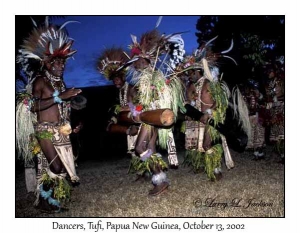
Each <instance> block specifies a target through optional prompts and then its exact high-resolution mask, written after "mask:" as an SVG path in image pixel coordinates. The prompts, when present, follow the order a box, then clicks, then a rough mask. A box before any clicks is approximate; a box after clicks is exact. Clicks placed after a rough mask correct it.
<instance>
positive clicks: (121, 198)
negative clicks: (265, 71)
mask: <svg viewBox="0 0 300 233" xmlns="http://www.w3.org/2000/svg"><path fill="white" fill-rule="evenodd" d="M232 157H233V160H234V162H235V168H234V169H232V170H227V169H226V167H225V164H224V163H223V167H222V169H223V179H221V180H220V181H218V182H211V181H209V180H208V179H207V177H206V175H205V174H204V173H200V174H194V173H193V172H192V171H191V168H189V167H183V166H180V167H179V169H177V170H171V169H169V170H168V171H167V175H168V178H169V179H170V182H171V185H170V186H169V188H168V190H167V191H165V192H164V193H162V194H161V195H159V196H155V197H151V196H148V191H149V190H150V189H151V188H152V187H153V186H152V184H151V182H150V181H145V180H138V181H136V177H135V175H134V174H127V170H128V166H129V162H130V158H129V157H123V158H121V159H111V160H86V161H82V162H81V163H79V166H78V168H77V171H78V175H79V176H80V179H81V185H80V186H78V187H76V188H73V190H72V195H71V201H70V202H69V203H68V208H69V210H68V211H66V212H62V213H58V214H46V213H41V212H40V211H39V210H37V209H35V208H34V207H33V202H34V195H33V194H28V193H27V192H26V187H25V178H24V169H16V191H15V200H16V209H15V216H16V217H17V218H22V217H30V218H32V217H284V216H285V209H284V207H285V204H284V190H285V189H284V165H283V164H280V163H278V160H279V158H278V156H277V155H274V154H272V152H271V148H267V157H266V159H264V160H259V161H255V160H253V157H252V155H251V153H250V152H244V153H242V154H239V153H235V152H233V151H232ZM178 158H179V161H180V162H182V161H183V158H184V151H183V150H181V151H179V152H178ZM164 159H165V160H166V161H167V158H166V156H164Z"/></svg>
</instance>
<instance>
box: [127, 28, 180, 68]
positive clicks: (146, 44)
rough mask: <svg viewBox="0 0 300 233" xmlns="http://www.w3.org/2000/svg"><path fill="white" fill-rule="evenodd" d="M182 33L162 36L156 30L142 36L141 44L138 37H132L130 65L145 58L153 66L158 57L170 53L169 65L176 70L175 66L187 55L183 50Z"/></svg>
mask: <svg viewBox="0 0 300 233" xmlns="http://www.w3.org/2000/svg"><path fill="white" fill-rule="evenodd" d="M182 33H183V32H180V33H173V34H170V35H167V36H166V35H164V34H162V35H161V34H160V33H159V31H158V30H157V29H156V28H155V29H153V30H151V31H148V32H146V33H144V34H142V36H141V39H140V42H138V40H137V37H136V36H134V35H131V39H132V44H131V45H129V49H130V50H131V56H130V57H131V60H130V61H129V63H132V62H134V61H136V60H137V59H139V58H145V59H148V60H149V61H150V63H151V64H153V63H154V62H155V61H156V59H157V57H159V56H160V55H162V54H165V53H169V55H170V61H169V63H170V64H169V65H170V66H171V67H172V68H175V64H177V63H179V62H180V61H181V59H182V58H183V55H184V53H185V51H184V49H183V48H184V41H183V39H182V37H181V34H182ZM173 63H174V64H173Z"/></svg>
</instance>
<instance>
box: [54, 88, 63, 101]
mask: <svg viewBox="0 0 300 233" xmlns="http://www.w3.org/2000/svg"><path fill="white" fill-rule="evenodd" d="M58 95H59V91H58V90H55V91H54V92H53V94H52V96H53V98H54V103H58V104H61V103H62V102H63V101H62V99H61V98H59V97H58Z"/></svg>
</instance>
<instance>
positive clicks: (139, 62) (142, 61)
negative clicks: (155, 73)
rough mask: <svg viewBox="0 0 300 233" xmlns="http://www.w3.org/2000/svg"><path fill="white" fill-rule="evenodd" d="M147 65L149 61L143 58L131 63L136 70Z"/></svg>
mask: <svg viewBox="0 0 300 233" xmlns="http://www.w3.org/2000/svg"><path fill="white" fill-rule="evenodd" d="M149 66H150V62H149V61H148V60H147V59H145V58H140V59H138V60H137V61H135V62H134V63H133V67H134V68H135V69H136V70H138V71H141V70H144V69H146V68H147V67H149Z"/></svg>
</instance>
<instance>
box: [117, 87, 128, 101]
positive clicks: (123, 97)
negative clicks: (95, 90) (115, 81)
mask: <svg viewBox="0 0 300 233" xmlns="http://www.w3.org/2000/svg"><path fill="white" fill-rule="evenodd" d="M123 89H124V94H123V96H122V90H123ZM127 91H128V83H125V84H124V86H123V87H122V88H121V89H120V90H119V98H120V105H121V107H124V106H126V105H127Z"/></svg>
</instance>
